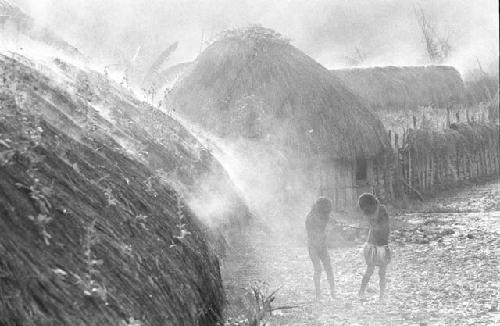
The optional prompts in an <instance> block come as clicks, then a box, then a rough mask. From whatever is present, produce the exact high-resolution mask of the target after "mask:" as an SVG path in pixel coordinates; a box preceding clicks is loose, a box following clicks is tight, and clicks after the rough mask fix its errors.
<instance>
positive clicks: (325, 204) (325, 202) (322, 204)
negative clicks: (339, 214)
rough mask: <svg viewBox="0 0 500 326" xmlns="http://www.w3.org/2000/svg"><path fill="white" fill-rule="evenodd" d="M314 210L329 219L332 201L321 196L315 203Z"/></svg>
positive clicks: (321, 216)
mask: <svg viewBox="0 0 500 326" xmlns="http://www.w3.org/2000/svg"><path fill="white" fill-rule="evenodd" d="M312 210H313V211H314V212H315V213H316V214H318V215H319V217H320V218H322V219H328V218H329V217H330V213H331V212H332V201H331V200H330V199H328V198H326V197H319V198H318V199H317V200H316V202H315V203H314V205H313V208H312Z"/></svg>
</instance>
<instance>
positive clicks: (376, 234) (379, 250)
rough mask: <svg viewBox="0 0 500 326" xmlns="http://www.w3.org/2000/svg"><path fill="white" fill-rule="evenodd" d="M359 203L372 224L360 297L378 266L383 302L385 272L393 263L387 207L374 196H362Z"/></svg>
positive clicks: (367, 243) (365, 251) (365, 253)
mask: <svg viewBox="0 0 500 326" xmlns="http://www.w3.org/2000/svg"><path fill="white" fill-rule="evenodd" d="M358 203H359V207H360V208H361V210H362V211H363V214H364V215H365V216H366V217H368V218H369V222H370V229H369V231H368V240H367V242H366V244H365V247H364V248H363V255H364V256H365V261H366V272H365V275H364V276H363V280H362V281H361V288H360V289H359V296H360V297H363V296H364V293H365V289H366V285H367V284H368V282H369V281H370V277H371V276H372V274H373V271H374V269H375V266H378V275H379V282H380V283H379V284H380V300H381V301H382V300H383V299H384V291H385V272H386V269H387V265H388V264H389V263H390V261H391V252H390V250H389V231H390V230H389V215H388V214H387V210H386V209H385V206H383V205H379V202H378V200H377V198H375V196H373V195H372V194H362V195H361V196H360V197H359V201H358Z"/></svg>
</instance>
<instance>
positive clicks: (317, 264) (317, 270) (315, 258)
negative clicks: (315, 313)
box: [309, 248, 321, 299]
mask: <svg viewBox="0 0 500 326" xmlns="http://www.w3.org/2000/svg"><path fill="white" fill-rule="evenodd" d="M309 257H310V258H311V261H312V263H313V268H314V274H313V280H314V289H315V290H316V299H319V298H320V297H321V287H320V285H321V283H320V282H321V261H320V258H319V255H318V252H317V250H316V249H315V248H309Z"/></svg>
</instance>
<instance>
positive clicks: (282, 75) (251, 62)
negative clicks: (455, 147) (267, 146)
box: [171, 27, 387, 160]
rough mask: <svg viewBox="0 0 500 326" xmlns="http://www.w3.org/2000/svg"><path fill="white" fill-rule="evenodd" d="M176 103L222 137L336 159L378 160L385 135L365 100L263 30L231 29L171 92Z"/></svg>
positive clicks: (190, 117)
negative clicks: (270, 143) (260, 141)
mask: <svg viewBox="0 0 500 326" xmlns="http://www.w3.org/2000/svg"><path fill="white" fill-rule="evenodd" d="M171 104H172V106H173V108H175V109H177V110H178V112H180V113H181V114H182V115H184V116H186V117H187V118H188V119H190V120H192V121H194V122H197V123H199V124H201V125H202V126H203V127H205V128H207V129H209V130H211V131H213V132H215V133H216V134H218V135H219V136H223V137H240V136H244V137H247V138H266V139H274V141H275V142H277V143H280V144H286V145H288V146H287V147H288V148H294V149H296V150H298V151H300V152H304V151H305V152H310V151H313V152H318V151H319V152H321V153H328V156H329V157H330V158H333V159H348V160H351V159H353V158H354V157H355V156H360V155H362V156H374V155H376V154H378V153H379V152H381V151H382V150H383V149H384V146H385V145H386V143H387V139H386V138H387V137H386V136H385V131H384V128H383V126H382V123H381V122H380V121H379V120H378V118H377V117H376V116H375V115H374V114H373V113H372V112H370V111H369V110H368V109H367V107H366V106H364V105H363V104H362V101H361V100H360V99H359V98H358V97H357V96H355V95H353V94H352V93H351V92H350V91H349V90H347V88H346V87H344V86H343V84H342V83H341V82H340V81H338V80H336V79H335V78H332V77H331V73H330V72H329V71H328V70H327V69H325V68H324V67H323V66H321V65H320V64H319V63H317V62H316V61H314V60H313V59H312V58H310V57H309V56H307V55H306V54H304V53H303V52H301V51H300V50H298V49H297V48H295V47H293V46H292V45H290V44H289V42H288V41H287V40H285V39H283V38H282V37H281V36H280V35H279V34H277V33H275V32H273V31H271V30H269V29H265V28H262V27H251V28H247V29H240V30H235V31H230V32H226V33H225V34H224V35H222V36H221V37H220V38H219V39H218V40H216V41H215V42H214V43H212V44H211V45H210V46H209V47H208V48H207V49H206V50H205V51H204V52H203V53H202V54H201V55H200V56H199V57H198V58H197V60H196V62H195V64H194V65H193V67H191V68H190V71H188V72H186V73H185V74H184V76H183V78H182V80H180V81H179V82H178V83H177V84H176V86H175V87H174V89H173V92H172V95H171Z"/></svg>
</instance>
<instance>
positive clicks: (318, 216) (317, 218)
mask: <svg viewBox="0 0 500 326" xmlns="http://www.w3.org/2000/svg"><path fill="white" fill-rule="evenodd" d="M331 211H332V202H331V200H330V199H328V198H325V197H320V198H318V200H316V202H315V203H314V205H313V207H312V208H311V211H310V212H309V214H308V215H307V219H306V230H307V246H308V249H309V257H310V258H311V261H312V263H313V267H314V275H313V279H314V287H315V289H316V300H319V299H320V298H321V289H320V279H321V263H323V268H324V269H325V272H326V277H327V279H328V283H329V284H330V295H331V296H332V298H333V297H334V294H335V291H334V290H335V287H334V285H335V282H334V279H333V270H332V265H331V264H330V256H329V255H328V249H327V246H326V232H325V228H326V225H327V223H328V220H329V219H330V213H331Z"/></svg>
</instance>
